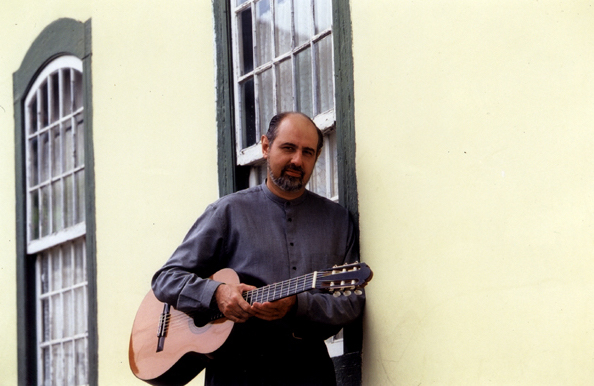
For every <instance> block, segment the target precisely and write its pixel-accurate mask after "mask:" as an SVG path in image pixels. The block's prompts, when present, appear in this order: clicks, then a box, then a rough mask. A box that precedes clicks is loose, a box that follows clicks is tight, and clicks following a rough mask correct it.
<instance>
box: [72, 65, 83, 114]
mask: <svg viewBox="0 0 594 386" xmlns="http://www.w3.org/2000/svg"><path fill="white" fill-rule="evenodd" d="M72 73H73V74H74V82H72V89H73V92H74V98H73V103H74V110H78V109H80V108H81V107H83V82H82V72H78V71H76V70H72ZM69 103H70V102H69Z"/></svg>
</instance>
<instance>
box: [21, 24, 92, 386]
mask: <svg viewBox="0 0 594 386" xmlns="http://www.w3.org/2000/svg"><path fill="white" fill-rule="evenodd" d="M90 32H91V23H90V21H87V22H86V23H80V22H77V21H74V20H72V19H59V20H57V21H56V22H54V23H52V24H50V25H49V26H47V27H46V28H45V29H44V30H43V31H42V32H41V34H40V35H39V36H38V38H37V39H36V40H35V41H34V42H33V44H32V45H31V47H30V48H29V50H28V51H27V54H26V56H25V58H24V59H23V62H22V64H21V67H20V68H19V69H18V70H17V71H16V72H15V73H14V76H13V82H14V99H15V138H16V151H15V156H16V164H17V173H16V180H17V181H16V182H17V186H16V197H17V305H18V312H17V315H18V320H19V323H18V345H19V351H18V352H19V384H27V385H53V384H60V385H87V384H91V385H96V384H97V328H96V300H95V299H96V282H95V260H94V258H95V237H94V226H95V225H94V224H95V223H94V191H93V188H92V187H93V185H94V184H93V179H94V178H93V165H92V163H93V161H92V160H93V154H92V152H93V148H92V143H91V140H92V136H91V126H92V125H91V123H92V119H91V117H92V116H91V108H90V107H91V104H90V101H91V92H90V91H91V90H90V85H91V83H90V80H91V76H90V54H91V52H90Z"/></svg>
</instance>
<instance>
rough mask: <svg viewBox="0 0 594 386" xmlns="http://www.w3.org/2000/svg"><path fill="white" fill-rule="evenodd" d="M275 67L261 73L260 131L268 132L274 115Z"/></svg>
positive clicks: (259, 94)
mask: <svg viewBox="0 0 594 386" xmlns="http://www.w3.org/2000/svg"><path fill="white" fill-rule="evenodd" d="M272 75H273V69H272V68H271V69H269V70H266V71H264V72H263V73H262V74H261V75H260V92H259V93H258V96H259V97H260V101H259V102H260V103H259V105H260V133H262V134H263V133H266V130H267V128H268V122H270V119H271V118H272V116H273V115H274V91H273V87H272V86H273V85H274V77H273V76H272Z"/></svg>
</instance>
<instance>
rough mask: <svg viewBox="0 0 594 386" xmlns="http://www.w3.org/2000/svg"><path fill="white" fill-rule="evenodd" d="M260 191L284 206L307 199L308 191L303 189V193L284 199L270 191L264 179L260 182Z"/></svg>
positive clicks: (297, 203) (296, 203)
mask: <svg viewBox="0 0 594 386" xmlns="http://www.w3.org/2000/svg"><path fill="white" fill-rule="evenodd" d="M261 186H262V191H263V192H264V194H265V195H266V197H268V198H269V199H271V200H272V201H274V202H276V203H278V204H280V205H282V206H285V205H287V204H288V205H299V204H301V203H302V202H303V201H305V200H306V199H307V196H308V195H309V191H308V190H307V189H305V191H304V192H303V194H302V195H301V196H299V197H297V198H295V199H293V200H286V199H284V198H282V197H279V196H277V195H276V194H274V193H272V192H271V191H270V189H268V186H267V185H266V180H264V182H263V183H262V185H261Z"/></svg>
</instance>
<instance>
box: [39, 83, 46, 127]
mask: <svg viewBox="0 0 594 386" xmlns="http://www.w3.org/2000/svg"><path fill="white" fill-rule="evenodd" d="M47 100H48V87H47V81H45V82H43V83H42V84H41V87H40V88H39V120H40V121H41V127H42V128H43V127H46V126H47V124H48V117H47V110H48V109H47V103H48V102H47Z"/></svg>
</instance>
